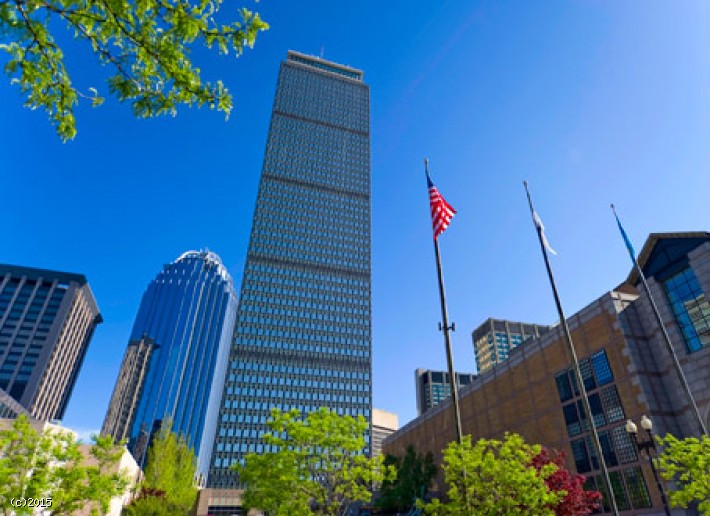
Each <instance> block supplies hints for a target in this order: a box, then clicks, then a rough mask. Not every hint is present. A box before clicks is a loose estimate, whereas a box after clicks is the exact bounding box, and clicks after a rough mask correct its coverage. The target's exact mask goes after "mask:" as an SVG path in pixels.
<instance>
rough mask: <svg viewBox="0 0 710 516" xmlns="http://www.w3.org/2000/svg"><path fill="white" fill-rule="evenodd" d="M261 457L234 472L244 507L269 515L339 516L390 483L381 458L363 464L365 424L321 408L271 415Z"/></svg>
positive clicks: (389, 469) (389, 470)
mask: <svg viewBox="0 0 710 516" xmlns="http://www.w3.org/2000/svg"><path fill="white" fill-rule="evenodd" d="M267 424H268V426H269V428H270V429H271V431H272V432H271V433H269V434H265V435H264V442H265V443H266V449H267V450H271V451H267V452H266V453H263V454H253V453H251V454H249V455H247V457H246V460H245V463H244V465H243V466H239V465H237V466H236V469H237V471H238V473H239V480H240V482H241V483H242V484H244V485H245V486H246V490H245V492H244V506H245V507H246V508H250V509H251V508H255V509H260V510H262V511H264V512H268V514H270V515H277V516H280V515H284V516H285V515H294V516H300V515H307V514H313V513H315V514H323V515H337V514H345V513H346V512H347V509H348V507H349V505H350V504H351V503H353V502H357V501H362V502H368V501H369V500H370V498H371V497H372V494H371V493H370V488H371V486H372V485H373V483H379V482H382V480H385V479H391V478H392V477H393V476H394V474H395V470H394V468H393V467H391V466H390V467H387V468H386V467H384V466H383V464H382V457H376V458H368V457H366V456H365V455H364V454H363V453H362V450H363V449H364V448H365V438H364V434H365V431H366V430H367V422H366V421H365V419H364V418H363V417H362V416H358V418H357V419H355V418H352V417H350V416H339V415H338V414H337V413H335V412H331V411H330V410H328V409H326V408H321V409H320V410H318V411H315V412H310V413H309V414H308V415H307V416H306V418H305V420H304V419H302V418H301V414H300V412H299V411H298V410H291V411H290V412H281V411H280V410H278V409H273V410H272V411H271V419H270V420H269V422H268V423H267Z"/></svg>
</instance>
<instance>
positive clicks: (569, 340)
mask: <svg viewBox="0 0 710 516" xmlns="http://www.w3.org/2000/svg"><path fill="white" fill-rule="evenodd" d="M523 184H524V185H525V193H526V194H527V196H528V204H529V205H530V214H531V215H532V216H533V221H535V228H536V229H537V236H538V239H539V240H540V249H541V250H542V256H543V258H544V259H545V267H546V268H547V276H548V277H549V279H550V286H551V287H552V295H553V296H554V298H555V305H556V306H557V314H558V315H559V317H560V324H562V329H563V330H564V335H565V341H566V343H567V349H568V351H569V354H570V356H571V357H572V363H573V365H574V376H575V378H576V379H577V385H578V386H579V392H580V394H581V395H582V406H583V407H584V413H585V414H586V417H587V421H588V422H589V427H590V429H591V431H592V441H593V442H594V447H595V448H596V452H597V457H599V465H600V466H601V470H602V478H603V479H604V485H605V486H606V492H607V499H608V500H609V504H610V506H611V510H612V512H613V513H614V514H615V515H618V514H619V509H618V507H617V506H616V499H615V497H614V490H613V489H612V487H611V479H610V478H609V470H608V469H607V467H606V461H605V460H604V451H603V450H602V445H601V441H599V434H598V433H597V428H596V426H595V425H594V418H593V417H592V408H591V407H590V405H589V399H588V398H587V389H586V387H585V386H584V379H583V378H582V371H581V370H580V369H579V360H577V353H576V352H575V350H574V344H573V343H572V334H571V333H570V331H569V326H568V325H567V319H566V318H565V313H564V310H562V303H561V302H560V296H559V293H558V292H557V285H556V283H555V277H554V275H553V274H552V267H551V266H550V260H549V259H548V257H547V249H546V247H545V244H544V238H545V237H544V235H543V233H542V231H543V228H542V224H539V223H538V222H537V221H536V218H535V215H536V213H535V208H533V203H532V199H531V198H530V191H529V190H528V182H527V181H523Z"/></svg>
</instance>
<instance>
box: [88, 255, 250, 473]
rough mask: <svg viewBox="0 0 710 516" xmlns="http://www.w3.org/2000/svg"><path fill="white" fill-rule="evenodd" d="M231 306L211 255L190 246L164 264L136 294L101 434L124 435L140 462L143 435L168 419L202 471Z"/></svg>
mask: <svg viewBox="0 0 710 516" xmlns="http://www.w3.org/2000/svg"><path fill="white" fill-rule="evenodd" d="M236 306H237V299H236V294H235V290H234V285H233V283H232V278H231V277H230V276H229V273H228V272H227V270H226V269H225V267H224V266H223V265H222V262H221V260H220V258H219V256H217V255H216V254H214V253H212V252H207V251H201V252H196V251H189V252H186V253H184V254H183V255H182V256H180V257H179V258H178V259H177V260H176V261H175V262H174V263H171V264H169V265H166V266H165V267H164V269H163V270H162V271H161V272H160V274H158V276H157V277H156V279H155V280H153V281H152V282H151V283H150V285H148V289H147V290H146V292H145V294H144V295H143V300H142V301H141V305H140V308H139V310H138V315H137V317H136V321H135V324H134V326H133V331H132V333H131V339H130V342H129V345H128V349H127V350H126V354H125V356H124V360H123V365H122V366H121V371H120V373H119V377H118V380H117V382H116V387H115V389H114V392H113V397H112V398H111V404H110V406H109V410H108V413H107V415H106V419H105V421H104V426H103V428H102V433H103V434H108V435H112V436H114V437H115V438H117V439H123V438H128V439H129V448H130V449H131V451H132V452H133V454H134V456H135V457H136V459H137V460H138V461H139V462H143V461H144V459H145V452H146V448H147V444H148V442H149V440H150V436H151V435H152V434H153V432H155V431H156V430H157V429H159V428H160V425H161V423H162V421H163V420H165V419H166V418H170V419H171V420H172V421H173V430H174V431H175V432H177V433H180V434H182V435H183V436H185V438H186V439H187V441H188V443H189V444H190V446H192V447H193V448H194V450H195V454H196V455H197V458H198V471H199V473H200V474H201V475H203V477H204V476H206V473H207V470H208V467H209V459H210V457H209V455H210V453H211V452H212V443H213V440H214V435H215V429H216V424H217V415H218V412H219V401H220V397H221V395H222V388H223V385H224V377H225V373H226V370H227V363H228V357H229V348H230V343H231V338H232V333H233V331H234V318H235V313H236Z"/></svg>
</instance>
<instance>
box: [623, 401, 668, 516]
mask: <svg viewBox="0 0 710 516" xmlns="http://www.w3.org/2000/svg"><path fill="white" fill-rule="evenodd" d="M641 428H643V429H644V430H646V433H647V434H648V438H647V439H642V440H641V441H639V440H638V428H637V427H636V423H634V422H633V421H632V420H630V419H627V420H626V433H628V434H629V436H631V438H632V439H633V440H634V442H635V443H636V447H637V448H638V450H639V453H641V451H643V450H646V456H647V457H648V462H649V464H651V471H653V478H655V479H656V485H657V486H658V491H659V492H660V493H661V501H662V502H663V508H664V509H665V510H666V515H667V516H671V511H670V508H669V507H668V499H667V498H666V490H665V489H663V484H662V483H661V479H660V477H659V476H658V471H656V466H655V464H653V458H652V456H651V450H653V451H657V450H656V442H655V441H654V440H653V432H652V431H651V430H653V422H652V421H651V420H650V419H649V418H648V417H647V416H646V414H644V415H643V416H641Z"/></svg>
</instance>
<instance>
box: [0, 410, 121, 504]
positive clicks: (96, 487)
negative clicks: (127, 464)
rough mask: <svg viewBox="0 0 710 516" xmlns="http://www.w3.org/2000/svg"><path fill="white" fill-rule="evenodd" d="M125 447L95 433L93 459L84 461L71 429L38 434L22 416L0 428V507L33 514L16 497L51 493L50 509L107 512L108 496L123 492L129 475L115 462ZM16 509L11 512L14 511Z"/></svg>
mask: <svg viewBox="0 0 710 516" xmlns="http://www.w3.org/2000/svg"><path fill="white" fill-rule="evenodd" d="M123 451H124V448H123V446H120V445H117V444H115V443H114V442H113V439H112V438H110V437H95V438H94V445H93V446H92V447H91V455H92V457H93V459H94V460H93V462H94V463H93V464H87V463H86V460H85V457H84V455H83V454H82V452H81V450H80V449H79V444H78V443H77V442H76V441H75V439H74V436H73V434H71V433H69V432H65V431H61V430H56V429H46V430H45V431H44V432H42V433H38V432H37V431H36V430H35V429H34V428H32V426H31V425H30V423H29V421H28V419H27V417H25V416H20V417H18V418H17V419H16V420H15V421H13V424H12V426H11V427H9V428H3V429H1V430H0V508H2V509H3V511H4V513H5V514H13V513H16V514H18V515H21V514H33V511H34V510H35V509H34V508H30V507H22V508H17V507H14V506H13V505H12V504H11V500H12V499H13V498H14V499H17V498H25V499H29V498H34V499H47V498H51V499H52V503H51V511H52V514H71V513H73V512H74V511H76V510H78V509H83V508H85V507H87V506H89V507H93V508H94V509H98V510H100V511H101V512H106V511H108V508H109V504H110V502H111V499H112V498H113V497H115V496H119V495H121V494H123V493H124V491H125V490H126V488H127V487H128V478H127V476H126V475H125V474H124V473H123V472H118V471H116V466H117V464H118V462H119V460H120V458H121V455H122V454H123ZM13 511H14V512H13Z"/></svg>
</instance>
